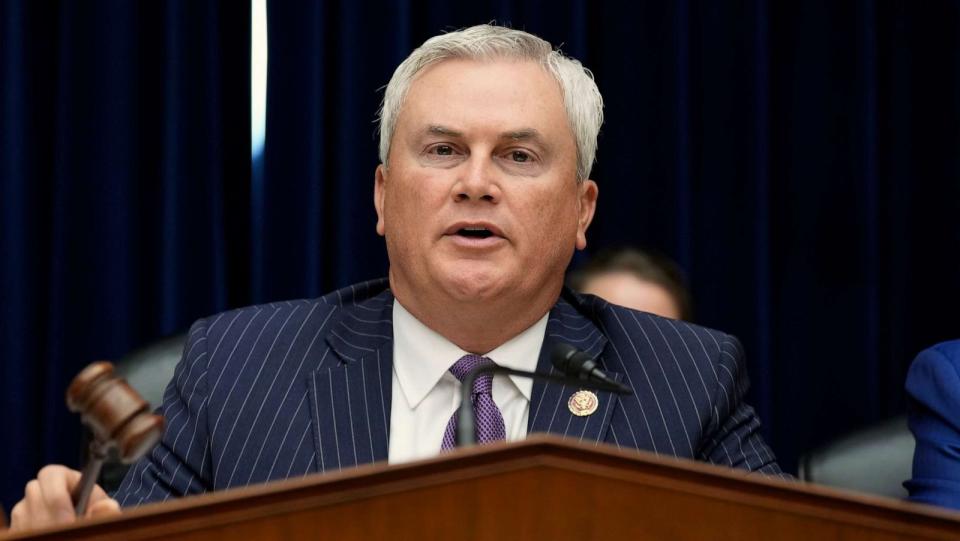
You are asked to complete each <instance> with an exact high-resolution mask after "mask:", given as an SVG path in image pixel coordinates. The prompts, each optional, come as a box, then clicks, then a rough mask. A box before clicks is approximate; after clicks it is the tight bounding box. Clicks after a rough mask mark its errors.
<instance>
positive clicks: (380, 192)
mask: <svg viewBox="0 0 960 541" xmlns="http://www.w3.org/2000/svg"><path fill="white" fill-rule="evenodd" d="M386 185H387V166H385V165H383V164H382V163H381V164H380V165H378V166H377V172H376V173H374V181H373V206H374V208H376V209H377V234H378V235H380V236H381V237H382V236H384V232H385V231H386V225H385V224H384V221H385V220H384V218H383V199H384V198H385V197H386V196H387V186H386Z"/></svg>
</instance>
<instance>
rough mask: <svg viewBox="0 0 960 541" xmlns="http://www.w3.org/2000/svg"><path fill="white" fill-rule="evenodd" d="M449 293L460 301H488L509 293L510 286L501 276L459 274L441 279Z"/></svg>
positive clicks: (443, 286) (444, 288) (442, 284)
mask: <svg viewBox="0 0 960 541" xmlns="http://www.w3.org/2000/svg"><path fill="white" fill-rule="evenodd" d="M441 287H442V288H443V290H444V291H446V293H447V295H448V296H449V297H451V298H453V299H454V300H456V301H458V302H465V303H466V302H487V301H489V300H491V299H496V298H498V297H501V296H503V295H505V294H507V293H508V292H509V290H510V288H509V287H508V286H507V285H506V284H505V283H504V282H503V280H501V279H499V277H494V276H486V275H476V274H469V273H466V274H457V275H455V276H448V277H446V279H444V280H442V281H441Z"/></svg>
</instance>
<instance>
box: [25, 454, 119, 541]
mask: <svg viewBox="0 0 960 541" xmlns="http://www.w3.org/2000/svg"><path fill="white" fill-rule="evenodd" d="M79 482H80V472H78V471H76V470H71V469H70V468H67V467H66V466H59V465H50V466H46V467H44V468H43V469H41V470H40V472H39V473H37V478H36V479H34V480H32V481H30V482H29V483H27V487H26V489H25V491H24V496H23V499H22V500H20V501H19V502H17V505H15V506H14V507H13V510H11V512H10V529H11V530H16V531H23V530H30V529H34V528H42V527H49V526H55V525H58V524H69V523H71V522H73V521H75V520H76V519H77V517H76V515H75V513H74V507H73V500H72V499H71V497H70V493H71V491H73V488H74V487H75V486H77V483H79ZM118 514H120V505H119V504H118V503H117V501H116V500H114V499H112V498H111V497H110V496H108V495H107V493H106V492H104V490H103V489H102V488H100V487H99V486H95V487H94V488H93V492H92V493H91V494H90V503H89V504H88V505H87V512H86V514H85V515H84V516H85V517H103V516H111V515H118Z"/></svg>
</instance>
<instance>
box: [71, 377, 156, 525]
mask: <svg viewBox="0 0 960 541" xmlns="http://www.w3.org/2000/svg"><path fill="white" fill-rule="evenodd" d="M67 407H68V408H69V409H70V411H72V412H75V413H79V414H80V419H81V421H82V422H83V424H85V425H86V426H87V427H89V428H90V430H91V431H92V432H93V439H92V441H91V442H90V458H89V459H88V461H87V464H86V466H84V468H83V474H82V476H81V477H80V483H79V484H77V486H76V487H74V489H73V492H72V493H71V496H72V498H73V504H74V509H75V510H76V513H77V516H83V514H84V513H86V511H87V503H88V502H89V501H90V493H91V492H92V491H93V487H94V486H95V485H96V483H97V478H98V477H99V476H100V469H101V468H102V467H103V462H104V460H106V458H107V455H108V453H109V452H110V450H111V449H116V450H117V453H118V455H119V457H120V461H121V462H123V463H124V464H132V463H133V462H136V461H137V459H139V458H140V457H142V456H143V455H144V454H146V453H147V452H148V451H150V450H151V449H153V447H154V446H155V445H156V444H157V442H159V441H160V437H161V436H162V435H163V425H164V420H163V417H162V416H160V415H155V414H153V413H151V412H150V404H148V403H147V401H146V400H144V399H143V398H142V397H141V396H140V394H139V393H137V391H135V390H134V389H133V387H130V385H129V384H127V382H126V380H124V379H123V378H120V377H117V376H115V375H114V374H113V365H112V364H110V363H108V362H106V361H98V362H95V363H93V364H91V365H89V366H87V367H86V368H84V369H83V370H82V371H81V372H80V373H79V374H77V376H76V377H75V378H73V382H72V383H71V384H70V387H69V388H68V389H67Z"/></svg>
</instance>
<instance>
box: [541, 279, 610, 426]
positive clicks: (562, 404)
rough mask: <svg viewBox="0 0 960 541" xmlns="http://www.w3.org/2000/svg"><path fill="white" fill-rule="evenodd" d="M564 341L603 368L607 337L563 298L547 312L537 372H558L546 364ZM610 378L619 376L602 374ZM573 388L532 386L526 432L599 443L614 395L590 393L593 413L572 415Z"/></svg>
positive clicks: (566, 386) (543, 385) (608, 418)
mask: <svg viewBox="0 0 960 541" xmlns="http://www.w3.org/2000/svg"><path fill="white" fill-rule="evenodd" d="M559 342H565V343H567V344H570V345H572V346H574V347H576V348H578V349H580V350H582V351H584V352H586V353H587V354H588V355H590V356H591V357H594V358H596V359H598V363H599V364H600V366H601V367H603V366H604V364H605V363H604V362H603V357H601V356H600V355H601V353H602V352H603V348H604V346H605V345H606V343H607V338H606V337H605V336H604V335H603V333H602V332H600V329H598V328H597V327H596V325H594V324H593V323H592V322H591V321H590V320H589V319H587V318H586V317H584V316H583V315H582V314H581V313H580V312H579V311H577V309H576V308H574V306H572V305H571V304H570V303H569V302H567V301H566V300H565V299H564V298H563V297H561V298H560V300H559V301H558V302H557V304H556V306H554V308H553V310H551V311H550V319H549V321H548V322H547V331H546V336H545V337H544V340H543V347H542V348H541V349H540V358H539V360H538V361H537V371H538V372H542V373H559V372H558V371H557V370H556V369H554V368H553V363H551V362H550V352H551V351H553V347H554V346H555V345H556V344H557V343H559ZM605 372H606V374H607V375H608V376H610V377H611V378H613V379H615V380H617V381H619V380H620V377H621V374H619V373H611V372H609V371H606V370H605ZM580 389H581V387H579V386H577V385H562V384H559V383H552V382H543V381H537V382H534V384H533V393H532V394H531V397H530V418H529V422H528V424H527V433H528V434H533V433H536V432H550V433H554V434H559V435H562V436H567V437H573V438H578V439H581V440H586V441H596V442H599V441H603V439H604V437H605V435H606V433H607V428H608V427H609V425H610V416H611V414H612V413H613V411H614V408H615V406H616V403H617V400H618V398H617V395H615V394H612V393H609V392H604V391H594V392H595V393H596V395H597V398H598V402H599V404H598V406H597V410H596V411H595V412H594V413H592V414H590V415H586V416H583V417H580V416H577V415H574V414H573V413H572V412H571V411H570V408H569V407H568V401H569V400H570V397H571V396H572V395H573V394H574V393H575V392H577V391H578V390H580Z"/></svg>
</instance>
